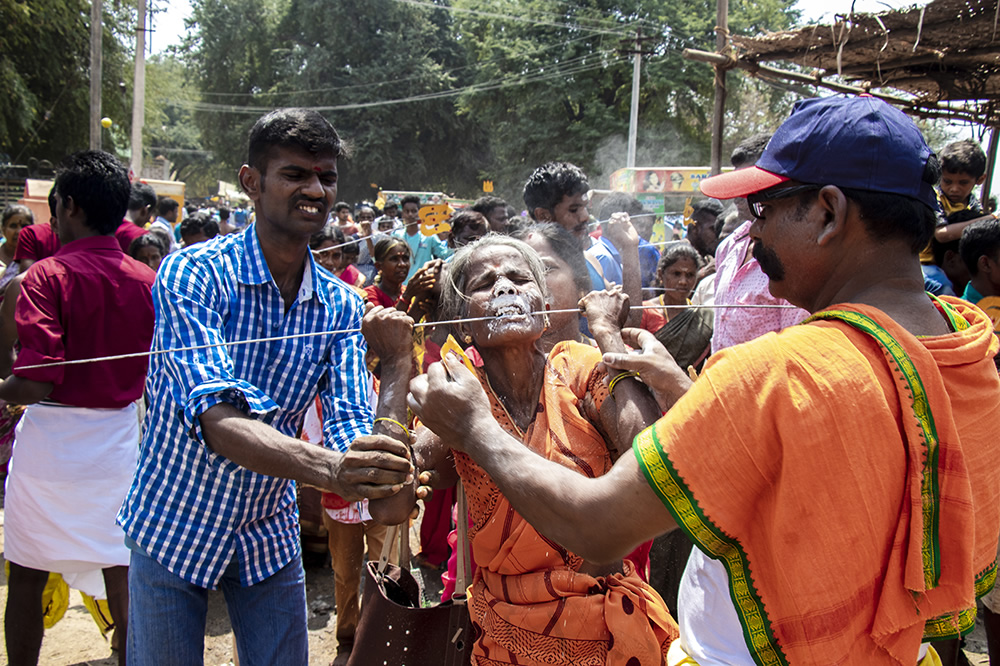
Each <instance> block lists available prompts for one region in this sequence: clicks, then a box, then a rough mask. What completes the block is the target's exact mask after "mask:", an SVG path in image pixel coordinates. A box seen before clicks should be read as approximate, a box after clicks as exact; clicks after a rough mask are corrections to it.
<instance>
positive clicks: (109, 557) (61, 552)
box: [4, 404, 139, 598]
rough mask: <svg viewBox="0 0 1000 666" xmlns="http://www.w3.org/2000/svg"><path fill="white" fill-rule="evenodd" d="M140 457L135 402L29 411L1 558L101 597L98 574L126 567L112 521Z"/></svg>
mask: <svg viewBox="0 0 1000 666" xmlns="http://www.w3.org/2000/svg"><path fill="white" fill-rule="evenodd" d="M138 452H139V423H138V419H137V417H136V406H135V405H134V404H132V405H129V406H128V407H124V408H122V409H88V408H83V407H68V406H61V405H51V404H38V405H31V406H29V407H28V408H27V409H26V410H25V411H24V416H23V417H22V418H21V422H20V423H19V424H18V426H17V431H16V435H15V438H14V453H13V456H12V457H11V461H10V471H9V474H8V476H7V491H6V500H5V508H4V557H5V558H6V559H7V560H8V561H10V562H14V563H16V564H19V565H21V566H24V567H29V568H31V569H39V570H41V571H50V572H55V573H60V574H62V575H63V577H64V578H65V579H66V582H67V583H69V584H70V585H71V586H72V587H75V588H77V589H79V590H81V591H83V592H86V593H87V594H90V595H91V596H95V597H98V598H103V597H104V596H105V595H104V579H103V575H102V574H101V570H102V569H106V568H108V567H113V566H128V563H129V550H128V548H127V547H126V546H125V534H124V532H122V529H121V528H120V527H119V526H118V525H117V524H116V523H115V518H116V516H117V515H118V509H119V508H120V507H121V504H122V500H123V499H124V498H125V493H126V491H127V490H128V488H129V485H130V484H131V483H132V476H133V474H134V473H135V467H136V461H137V458H138Z"/></svg>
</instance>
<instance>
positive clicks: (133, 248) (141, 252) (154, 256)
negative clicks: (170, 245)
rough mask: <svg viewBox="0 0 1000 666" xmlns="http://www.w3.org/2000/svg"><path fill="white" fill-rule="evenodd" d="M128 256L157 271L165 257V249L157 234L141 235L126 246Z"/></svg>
mask: <svg viewBox="0 0 1000 666" xmlns="http://www.w3.org/2000/svg"><path fill="white" fill-rule="evenodd" d="M128 256H130V257H132V258H133V259H135V260H136V261H138V262H141V263H143V264H146V265H147V266H149V267H150V268H152V269H153V270H154V271H158V270H160V262H161V261H163V257H165V256H167V248H166V246H165V245H164V244H163V241H162V240H161V239H160V236H159V235H158V234H143V235H142V236H139V237H138V238H136V239H135V240H134V241H132V243H131V245H129V246H128Z"/></svg>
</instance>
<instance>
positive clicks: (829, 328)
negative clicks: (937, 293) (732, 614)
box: [633, 299, 1000, 666]
mask: <svg viewBox="0 0 1000 666" xmlns="http://www.w3.org/2000/svg"><path fill="white" fill-rule="evenodd" d="M942 300H943V301H944V303H943V304H942V305H941V309H942V311H943V313H944V314H946V315H947V317H948V319H949V321H950V322H951V324H952V327H953V330H955V332H954V333H952V334H950V335H942V336H936V337H927V338H916V337H914V336H913V335H911V334H909V333H908V332H907V331H906V330H904V329H902V327H900V326H899V325H897V324H896V323H895V322H894V321H892V320H891V319H889V318H888V317H887V316H885V315H884V314H883V313H882V312H880V311H878V310H875V309H874V308H869V307H863V306H856V305H841V306H837V307H836V308H835V310H836V311H837V312H834V313H831V312H830V311H824V312H821V313H818V314H817V315H816V316H814V317H813V318H811V319H810V320H808V321H807V323H806V325H801V326H796V327H793V328H790V329H786V330H785V331H782V332H781V333H779V334H768V335H766V336H763V337H761V338H759V339H757V340H755V341H753V342H751V343H748V344H745V345H739V346H737V347H733V348H732V349H730V350H726V351H724V352H721V353H719V354H718V355H716V356H715V357H713V359H711V360H710V362H709V364H708V366H706V368H705V371H704V373H703V374H702V376H701V377H700V378H699V380H698V381H697V382H696V383H695V384H694V386H693V387H692V388H691V390H690V391H688V393H687V394H686V395H685V396H684V397H683V398H682V399H681V400H680V401H678V403H677V404H676V405H675V406H674V408H673V409H672V410H671V411H670V412H669V413H668V414H667V415H666V416H665V417H664V418H663V419H661V420H660V421H659V422H658V423H657V424H656V425H655V426H653V427H652V428H649V429H648V430H646V431H644V432H643V433H641V434H640V435H639V436H638V437H637V438H636V441H635V443H634V446H633V449H634V451H635V453H636V457H637V458H638V460H639V463H640V465H641V466H642V468H643V471H644V473H645V474H646V477H647V480H648V481H649V483H650V486H651V487H652V488H653V490H654V491H655V492H656V493H657V494H658V495H659V496H660V499H661V500H662V501H663V502H664V504H665V505H666V506H667V508H668V509H669V510H670V511H671V513H672V514H673V515H674V517H675V519H676V520H677V522H678V524H679V525H680V526H681V528H682V529H684V530H685V532H687V533H688V535H690V536H691V538H692V540H693V541H694V542H695V544H696V546H697V547H698V548H700V549H701V550H702V551H704V552H705V553H706V554H707V555H708V556H709V557H711V558H713V559H716V560H719V561H720V562H721V563H722V564H723V565H724V567H725V569H726V572H727V574H728V578H729V587H730V594H731V597H732V599H733V601H734V606H735V608H736V612H737V615H738V617H739V620H740V623H741V625H742V629H743V639H744V641H745V643H746V645H747V648H748V649H749V651H750V654H751V656H752V657H753V659H754V661H755V662H756V663H758V664H817V663H824V664H862V663H863V664H902V665H905V666H912V665H913V664H915V663H916V662H917V655H918V650H919V646H920V643H921V642H922V641H925V640H931V641H932V640H935V639H943V638H950V637H955V636H958V635H960V634H964V633H966V632H967V631H969V630H971V628H972V624H973V622H974V619H975V600H976V597H977V596H978V595H981V594H983V593H985V592H986V591H988V590H989V589H990V587H991V586H992V581H993V580H994V579H995V576H996V562H995V556H996V546H997V536H998V530H1000V477H998V476H997V475H996V472H995V461H996V459H997V457H998V456H1000V441H998V440H997V438H996V432H995V428H996V423H997V422H998V420H1000V380H998V377H997V373H996V369H995V367H994V365H993V362H992V359H993V356H994V354H995V353H996V351H997V341H996V338H995V336H994V335H993V332H992V324H991V323H990V321H989V320H988V319H987V318H986V317H985V316H984V315H983V314H982V313H981V312H980V311H978V310H976V309H975V308H973V307H971V306H969V305H967V304H963V303H962V302H961V301H959V300H958V299H942ZM706 443H710V444H711V445H710V446H709V445H706ZM680 640H681V643H682V644H683V645H687V644H688V642H687V641H686V640H685V637H684V635H683V634H682V635H681V637H680Z"/></svg>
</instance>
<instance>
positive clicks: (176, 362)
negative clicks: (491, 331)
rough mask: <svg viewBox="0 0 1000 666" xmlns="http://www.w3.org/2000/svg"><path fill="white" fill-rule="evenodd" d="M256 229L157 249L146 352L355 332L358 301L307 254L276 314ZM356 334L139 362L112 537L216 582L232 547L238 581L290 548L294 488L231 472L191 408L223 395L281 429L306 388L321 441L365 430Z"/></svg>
mask: <svg viewBox="0 0 1000 666" xmlns="http://www.w3.org/2000/svg"><path fill="white" fill-rule="evenodd" d="M255 230H256V227H255V225H251V226H250V227H248V228H247V229H246V230H245V231H243V232H242V233H237V234H232V235H229V236H225V237H220V238H217V239H215V240H212V241H209V242H207V243H201V244H199V245H197V246H195V247H193V248H191V249H189V250H184V251H182V252H179V253H175V254H172V255H170V256H168V257H167V258H166V259H165V260H164V262H163V264H162V266H161V267H160V271H159V274H158V276H157V279H156V283H155V284H154V286H153V305H154V307H155V309H156V328H155V332H154V337H153V350H154V351H156V350H159V349H176V348H179V347H189V346H194V345H201V344H211V343H217V342H223V341H232V340H249V339H256V338H266V337H277V336H282V335H294V334H297V333H306V332H309V331H317V332H319V331H328V330H342V329H356V328H359V327H360V325H361V317H362V315H363V314H364V308H363V305H362V300H361V298H360V297H359V296H358V295H356V294H355V293H354V292H353V291H351V289H350V288H348V287H347V286H346V285H345V284H344V283H343V282H341V281H339V280H337V279H336V278H334V277H333V276H332V275H331V274H330V273H328V272H327V271H325V270H321V269H319V268H317V266H316V265H315V264H314V263H313V260H312V257H311V256H310V258H309V259H308V262H307V263H306V266H305V270H304V272H303V276H302V286H301V288H300V289H299V294H298V298H297V299H296V301H295V303H294V304H293V305H292V307H291V308H290V309H289V310H288V312H287V313H286V312H285V307H284V302H283V301H282V298H281V294H280V292H279V291H278V287H277V285H275V283H274V280H273V279H272V278H271V273H270V271H269V270H268V268H267V264H266V263H265V261H264V255H263V254H262V252H261V247H260V241H259V240H258V238H257V234H256V231H255ZM364 354H365V343H364V338H362V336H361V334H360V333H349V334H341V335H335V336H332V335H324V336H315V337H313V336H310V337H303V338H297V339H292V340H279V341H274V342H255V343H251V344H247V345H237V346H233V347H226V348H223V347H213V348H210V349H203V350H198V351H188V352H173V353H169V354H163V355H159V356H154V357H152V358H151V359H150V363H149V376H148V377H147V379H146V393H147V395H148V397H149V400H150V405H149V411H148V412H147V414H146V432H145V435H144V436H143V439H142V445H141V447H140V451H139V465H138V468H137V470H136V475H135V478H134V479H133V481H132V486H131V488H129V491H128V494H127V495H126V497H125V502H124V504H123V505H122V508H121V510H120V512H119V514H118V522H119V524H120V525H121V526H122V528H123V529H124V530H125V533H126V534H127V535H128V536H129V537H130V538H131V539H132V540H133V541H135V543H136V544H137V545H138V546H139V547H141V548H142V549H143V550H145V552H146V553H147V554H148V555H149V556H150V557H152V558H153V559H155V560H156V561H157V562H159V563H160V564H162V565H163V566H165V567H166V568H167V569H168V570H170V571H171V572H173V573H174V574H176V575H177V576H179V577H180V578H182V579H184V580H186V581H188V582H190V583H193V584H195V585H198V586H200V587H205V588H215V587H216V586H217V585H218V582H219V579H220V578H221V577H222V573H223V571H224V570H225V568H226V566H227V565H228V564H229V562H230V561H231V560H232V558H233V555H234V554H235V555H236V557H237V558H238V559H239V564H240V579H241V582H242V584H244V585H253V584H254V583H258V582H260V581H262V580H264V579H266V578H268V577H269V576H271V575H272V574H274V573H275V572H277V571H278V570H279V569H281V568H282V567H284V566H285V565H286V564H288V563H289V562H290V561H291V560H292V559H293V558H294V557H295V556H296V555H297V554H298V552H299V548H300V546H299V525H298V511H297V509H296V504H295V486H294V483H293V482H291V481H288V480H286V479H278V478H274V477H270V476H264V475H262V474H257V473H255V472H251V471H249V470H247V469H244V468H242V467H240V466H238V465H236V464H235V463H233V462H232V461H230V460H228V459H226V458H224V457H222V456H220V455H218V454H216V453H214V452H213V451H212V450H211V449H210V448H208V446H207V445H206V444H205V440H204V437H203V435H202V431H201V424H200V422H199V420H198V416H199V415H200V414H202V413H203V412H204V411H205V410H207V409H209V408H210V407H212V406H213V405H217V404H219V403H221V402H226V403H229V404H231V405H234V406H235V407H237V408H238V409H240V410H241V411H243V412H244V413H246V414H248V415H250V416H252V417H253V418H255V419H257V420H259V421H262V422H264V423H266V424H268V425H270V426H271V427H273V428H274V429H276V430H278V431H279V432H281V433H283V434H285V435H290V436H292V437H294V436H296V435H297V434H298V430H299V428H300V426H301V425H302V420H303V418H304V416H305V412H306V409H307V407H308V406H309V405H310V404H311V403H312V401H313V400H314V398H315V396H316V394H317V391H318V393H319V396H320V401H321V404H322V409H323V412H322V413H323V415H324V419H325V421H324V424H323V432H324V444H325V445H326V446H327V447H335V448H336V449H338V450H340V451H345V450H346V449H347V447H348V446H349V445H350V443H351V441H352V440H353V439H354V438H356V437H358V436H360V435H363V434H368V433H371V431H372V418H373V415H372V410H371V406H370V404H369V402H368V396H367V385H368V375H367V370H366V368H365V364H364Z"/></svg>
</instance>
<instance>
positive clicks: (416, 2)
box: [396, 0, 629, 37]
mask: <svg viewBox="0 0 1000 666" xmlns="http://www.w3.org/2000/svg"><path fill="white" fill-rule="evenodd" d="M396 2H400V3H402V4H404V5H413V6H416V7H426V8H428V9H440V10H443V11H449V12H455V13H459V14H471V15H473V16H482V17H484V18H495V19H503V20H505V21H516V22H520V23H531V24H533V25H541V26H547V27H551V28H569V29H571V30H589V31H590V32H594V33H600V34H606V35H615V36H617V37H621V36H622V35H624V34H627V33H628V32H629V28H628V26H625V25H622V26H621V27H620V28H618V29H616V30H612V29H608V28H597V27H591V26H587V25H583V24H573V23H561V22H558V21H541V20H538V19H536V18H531V17H529V16H516V15H514V14H501V13H499V12H488V11H484V10H481V9H467V8H465V7H454V6H442V5H437V4H434V3H433V2H426V1H425V0H396ZM584 20H587V19H584ZM596 20H600V19H596Z"/></svg>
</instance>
